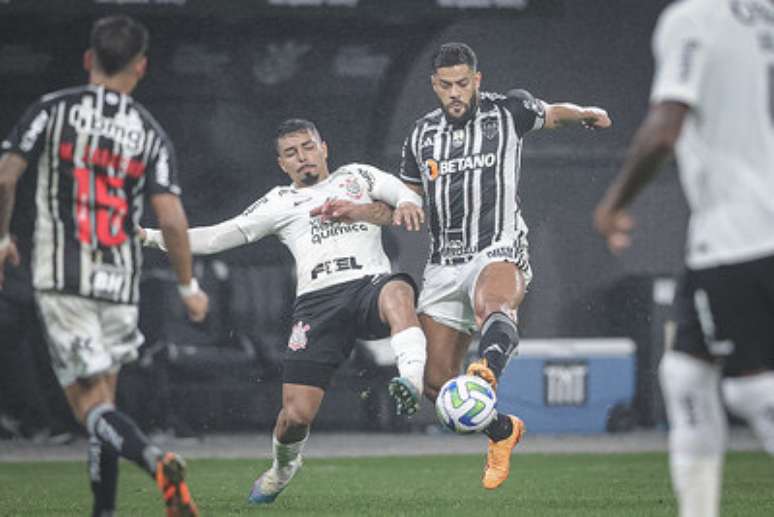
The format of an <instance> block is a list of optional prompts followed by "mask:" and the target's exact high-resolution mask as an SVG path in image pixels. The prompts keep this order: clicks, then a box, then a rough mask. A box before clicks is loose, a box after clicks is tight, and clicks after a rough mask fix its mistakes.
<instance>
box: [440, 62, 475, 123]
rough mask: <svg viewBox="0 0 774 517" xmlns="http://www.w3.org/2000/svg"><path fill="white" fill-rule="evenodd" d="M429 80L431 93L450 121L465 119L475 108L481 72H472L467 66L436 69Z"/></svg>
mask: <svg viewBox="0 0 774 517" xmlns="http://www.w3.org/2000/svg"><path fill="white" fill-rule="evenodd" d="M430 79H431V83H432V85H433V91H434V92H435V94H436V95H437V96H438V101H439V102H440V103H441V107H442V108H443V111H444V112H446V116H447V117H449V118H450V119H452V120H460V119H465V118H467V117H468V115H469V114H470V112H471V110H472V109H474V108H475V107H476V105H477V103H478V88H479V86H480V85H481V72H474V71H473V69H472V68H470V67H469V66H468V65H454V66H447V67H442V68H439V69H437V70H436V71H435V73H434V74H433V75H432V76H431V78H430Z"/></svg>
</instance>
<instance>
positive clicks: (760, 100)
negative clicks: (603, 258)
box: [595, 0, 774, 517]
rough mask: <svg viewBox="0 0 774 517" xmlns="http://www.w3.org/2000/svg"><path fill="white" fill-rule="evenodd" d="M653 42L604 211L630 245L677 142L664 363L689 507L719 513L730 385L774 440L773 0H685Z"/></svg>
mask: <svg viewBox="0 0 774 517" xmlns="http://www.w3.org/2000/svg"><path fill="white" fill-rule="evenodd" d="M719 35H722V36H719ZM653 49H654V53H655V58H656V72H655V79H654V82H653V88H652V92H651V107H650V111H649V113H648V115H647V117H646V118H645V120H644V122H643V123H642V125H641V126H640V128H639V130H638V132H637V134H636V135H635V137H634V140H633V142H632V144H631V147H630V149H629V153H628V157H627V159H626V161H625V163H624V165H623V168H622V170H621V173H620V175H619V176H618V178H617V179H616V181H615V182H614V183H613V185H612V186H611V187H610V189H609V190H608V192H607V195H606V196H605V198H604V199H603V200H602V202H601V203H600V204H599V206H598V207H597V209H596V214H595V223H596V227H597V229H598V230H599V232H600V233H602V234H603V235H604V236H605V237H606V238H607V240H608V244H609V246H610V248H611V249H612V250H613V251H616V252H619V251H621V250H622V249H624V248H626V247H627V246H628V245H629V244H630V237H629V232H630V230H631V229H632V226H633V221H632V219H631V217H630V216H629V215H628V214H627V213H626V212H625V211H624V210H623V209H624V207H625V206H627V205H628V204H629V203H630V202H631V201H632V199H634V197H635V195H636V194H637V193H638V192H639V191H640V189H641V188H642V187H643V186H644V185H645V184H646V183H647V182H648V181H650V180H651V179H652V178H653V176H654V175H655V174H656V173H657V172H658V170H659V168H660V167H661V165H662V164H663V163H664V162H665V161H666V160H667V158H669V157H670V156H671V154H672V152H673V150H675V151H676V153H677V160H678V168H679V172H680V179H681V180H682V184H683V188H684V190H685V194H686V197H687V198H688V203H689V205H690V208H691V219H690V225H689V230H688V244H687V246H686V249H687V256H686V263H687V268H686V269H685V271H684V272H683V273H682V275H681V278H680V284H679V285H680V286H679V288H678V291H677V294H676V298H675V302H674V318H675V320H676V321H675V323H676V333H675V335H674V336H673V338H672V340H670V341H673V343H667V347H666V348H667V352H666V353H665V354H664V358H663V360H662V362H661V366H660V372H659V374H660V379H661V386H662V391H663V393H664V398H665V402H666V407H667V414H668V417H669V424H670V432H669V450H670V466H671V474H672V483H673V487H674V491H675V494H676V495H677V499H678V502H679V507H680V515H681V516H682V517H715V516H717V515H718V514H719V511H720V490H721V484H722V483H721V481H722V470H723V456H724V452H725V447H726V439H727V421H726V415H725V412H724V409H723V403H722V398H721V392H722V395H723V398H725V403H726V405H727V406H728V408H729V409H730V410H731V411H733V412H734V413H736V414H737V415H739V416H741V417H743V418H744V419H746V420H747V422H748V423H749V424H750V425H751V427H752V428H753V430H754V431H755V432H756V434H757V435H758V436H759V438H760V439H761V440H762V441H763V444H764V447H765V448H766V450H767V451H768V452H769V453H770V454H774V4H772V3H771V2H767V1H764V0H744V1H738V2H737V1H730V0H684V1H680V2H676V3H675V4H673V5H672V6H670V7H668V8H667V9H666V11H664V13H663V14H662V16H661V18H660V20H659V22H658V25H657V27H656V30H655V33H654V35H653ZM670 348H671V349H670Z"/></svg>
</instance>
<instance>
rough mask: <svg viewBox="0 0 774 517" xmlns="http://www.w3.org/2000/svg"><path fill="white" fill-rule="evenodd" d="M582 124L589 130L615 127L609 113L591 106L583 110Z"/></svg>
mask: <svg viewBox="0 0 774 517" xmlns="http://www.w3.org/2000/svg"><path fill="white" fill-rule="evenodd" d="M581 124H583V126H584V127H586V128H589V129H594V128H597V127H598V128H607V127H610V126H612V125H613V121H612V120H610V117H609V116H608V114H607V111H605V110H603V109H602V108H597V107H595V106H589V107H588V108H583V113H581Z"/></svg>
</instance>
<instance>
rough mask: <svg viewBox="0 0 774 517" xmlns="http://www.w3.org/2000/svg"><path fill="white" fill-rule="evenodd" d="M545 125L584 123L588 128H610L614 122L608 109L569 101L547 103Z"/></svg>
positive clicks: (549, 126)
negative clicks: (579, 104)
mask: <svg viewBox="0 0 774 517" xmlns="http://www.w3.org/2000/svg"><path fill="white" fill-rule="evenodd" d="M545 110H546V121H545V127H547V128H549V129H553V128H558V127H563V126H568V125H571V124H582V125H584V126H585V127H588V128H608V127H610V126H611V125H612V124H613V122H612V121H611V120H610V117H609V116H608V114H607V111H605V110H603V109H602V108H597V107H595V106H578V105H576V104H571V103H569V102H562V103H557V104H546V105H545Z"/></svg>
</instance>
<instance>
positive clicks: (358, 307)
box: [142, 119, 426, 504]
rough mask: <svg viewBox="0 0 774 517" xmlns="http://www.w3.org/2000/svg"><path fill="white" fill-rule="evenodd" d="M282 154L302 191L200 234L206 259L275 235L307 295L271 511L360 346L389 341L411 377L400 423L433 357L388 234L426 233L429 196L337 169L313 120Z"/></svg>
mask: <svg viewBox="0 0 774 517" xmlns="http://www.w3.org/2000/svg"><path fill="white" fill-rule="evenodd" d="M275 145H276V150H277V162H278V164H279V166H280V168H281V169H282V170H283V171H284V172H285V173H286V174H287V175H288V176H289V177H290V179H291V181H292V184H291V185H284V186H280V187H275V188H273V189H272V190H270V191H269V192H268V193H267V194H266V195H264V196H263V197H261V198H259V199H258V200H257V201H256V202H255V203H253V204H252V205H251V206H250V207H248V208H247V209H246V210H245V211H244V212H243V213H242V214H239V215H237V216H236V217H233V218H231V219H228V220H226V221H223V222H221V223H218V224H215V225H212V226H205V227H200V228H192V229H191V230H189V235H190V238H191V248H192V250H193V252H194V253H196V254H210V253H218V252H220V251H223V250H227V249H230V248H234V247H237V246H242V245H244V244H247V243H249V242H255V241H257V240H260V239H262V238H264V237H267V236H269V235H276V236H277V237H278V238H279V239H280V240H281V241H282V242H283V243H284V244H285V245H286V246H287V247H288V249H289V250H290V252H291V253H292V254H293V258H294V259H295V262H296V280H297V282H298V285H297V287H296V292H297V298H296V301H295V303H294V309H293V321H294V325H293V329H292V332H291V334H290V337H289V339H288V347H287V349H286V351H285V358H284V361H283V378H282V410H281V411H280V413H279V415H278V416H277V423H276V425H275V427H274V435H273V456H274V461H273V462H272V466H271V468H269V469H268V470H267V471H265V472H264V473H263V474H261V475H260V476H259V477H258V479H257V480H256V481H255V483H254V484H253V488H252V490H251V492H250V495H249V501H250V502H251V503H253V504H268V503H272V502H273V501H274V500H275V499H276V498H277V496H278V495H279V494H280V493H281V492H282V491H283V490H284V489H285V487H287V486H288V484H289V483H290V481H291V479H292V478H293V476H295V474H296V472H297V471H298V469H299V468H300V467H301V463H302V453H303V449H304V445H305V444H306V441H307V439H308V437H309V431H310V428H311V425H312V423H313V422H314V419H315V418H316V416H317V412H318V411H319V410H320V405H321V404H322V401H323V398H324V397H325V392H326V390H327V389H328V386H329V385H330V382H331V379H332V378H333V375H334V373H335V372H336V370H337V369H338V367H339V366H340V365H341V364H342V363H343V362H344V361H345V360H346V359H347V357H349V355H350V353H351V351H352V349H353V347H354V345H355V340H356V339H358V338H359V339H382V338H386V337H390V346H391V347H392V350H393V352H394V353H395V356H396V362H397V366H398V372H399V374H400V376H399V377H396V378H394V379H392V380H391V381H390V383H389V385H388V390H389V392H390V394H391V395H392V397H393V398H394V399H395V401H396V404H397V409H398V414H408V415H411V414H413V413H415V412H416V410H417V407H418V405H419V401H420V399H421V396H422V377H423V373H424V370H425V358H426V351H425V336H424V334H423V333H422V330H421V329H420V326H419V321H418V319H417V315H416V307H415V297H416V296H415V294H416V292H417V289H416V287H415V286H414V281H413V280H412V279H411V277H410V276H408V275H406V274H403V273H391V272H390V261H389V260H388V258H387V255H386V254H385V253H384V249H383V248H382V241H381V228H380V225H385V224H391V223H395V224H405V225H406V226H407V227H408V228H410V229H419V227H420V225H421V220H422V217H423V212H422V198H421V197H420V196H419V195H417V194H416V193H415V192H413V191H412V190H411V189H409V188H407V187H406V186H405V185H404V184H403V183H402V182H401V181H399V180H398V179H397V178H396V177H394V176H393V175H391V174H388V173H386V172H383V171H380V170H379V169H377V168H376V167H372V166H370V165H366V164H362V163H350V164H347V165H344V166H342V167H339V168H338V169H336V170H335V171H332V172H331V171H329V169H328V146H327V144H326V143H325V142H324V141H323V140H322V138H321V136H320V133H319V132H318V130H317V128H316V126H315V125H314V123H312V122H310V121H308V120H303V119H289V120H286V121H285V122H283V123H282V124H280V126H279V128H278V131H277V138H276V141H275ZM374 201H377V202H374ZM382 202H383V203H382ZM385 203H386V204H385ZM387 205H389V207H395V211H394V212H392V211H391V210H390V208H389V207H388V206H387ZM334 219H335V220H334ZM142 233H143V236H144V239H145V243H146V245H148V246H154V247H159V248H162V249H165V248H166V245H165V240H164V238H163V236H162V235H160V232H159V231H158V230H153V229H144V230H142Z"/></svg>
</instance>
